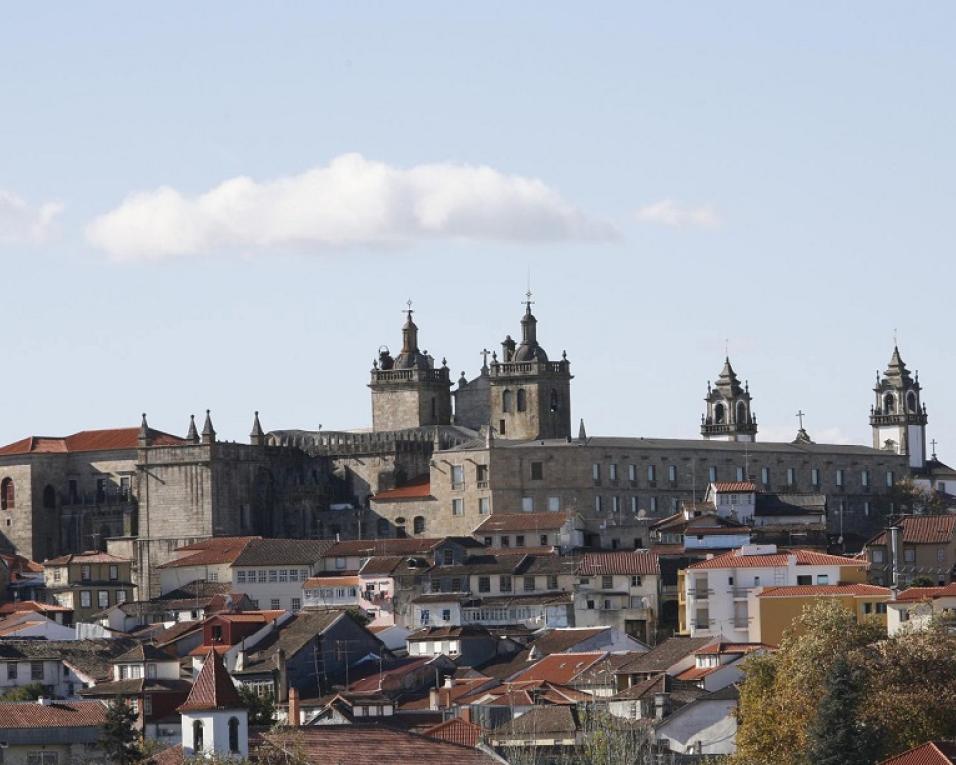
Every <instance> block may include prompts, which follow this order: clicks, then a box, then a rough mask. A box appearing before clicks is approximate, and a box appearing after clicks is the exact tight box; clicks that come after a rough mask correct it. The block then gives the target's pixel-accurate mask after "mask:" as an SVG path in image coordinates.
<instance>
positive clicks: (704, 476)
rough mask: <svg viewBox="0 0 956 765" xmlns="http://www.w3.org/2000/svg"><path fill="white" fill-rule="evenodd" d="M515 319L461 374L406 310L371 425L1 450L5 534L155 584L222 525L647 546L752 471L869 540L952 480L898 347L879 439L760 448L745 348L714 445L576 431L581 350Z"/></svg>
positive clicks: (711, 389)
mask: <svg viewBox="0 0 956 765" xmlns="http://www.w3.org/2000/svg"><path fill="white" fill-rule="evenodd" d="M519 324H520V334H519V335H518V337H520V340H517V341H516V340H515V339H513V338H512V336H511V335H510V334H508V335H506V337H505V338H504V340H503V341H502V342H501V344H500V351H499V350H495V351H493V352H491V351H487V350H485V351H483V358H484V360H483V363H482V365H481V369H480V370H479V371H478V373H477V375H476V376H474V377H473V378H471V379H468V378H467V377H466V375H465V374H464V373H462V374H461V375H460V377H459V378H458V380H457V381H456V382H452V377H451V374H450V370H449V366H448V364H447V362H446V360H445V359H442V360H441V363H440V364H437V363H436V361H435V359H434V358H433V357H432V356H430V355H429V354H428V353H427V352H423V351H422V350H421V349H420V347H419V327H418V326H417V324H416V323H415V321H414V312H413V311H412V309H411V305H409V307H408V310H407V311H406V317H405V321H404V325H403V326H402V327H401V341H402V343H401V350H400V351H399V353H397V354H396V355H394V356H393V355H392V353H391V351H390V350H389V349H388V348H387V347H386V346H382V347H381V348H380V349H379V351H378V352H377V355H376V356H375V358H374V360H373V363H372V368H371V370H370V374H369V379H368V387H369V390H370V399H371V415H372V417H371V420H372V427H371V429H368V430H360V431H338V432H336V431H308V430H281V431H267V430H266V429H264V428H263V427H262V425H261V423H260V420H259V415H258V413H256V414H255V415H254V417H253V424H252V428H251V431H250V435H249V442H248V443H245V444H240V443H231V442H222V441H220V440H218V438H217V436H216V432H215V428H214V426H213V421H212V414H211V412H208V411H207V413H206V415H205V418H204V420H203V425H202V428H201V429H200V428H199V427H198V426H197V423H196V421H195V419H194V418H192V417H190V418H189V421H188V427H187V429H186V433H185V435H184V436H177V435H173V434H170V433H166V432H162V431H158V430H155V429H153V428H152V427H151V426H150V425H149V424H148V422H147V418H146V415H143V417H142V422H141V424H140V426H139V427H138V428H136V427H132V428H118V429H109V430H97V431H84V432H81V433H76V434H73V435H70V436H64V437H38V436H33V437H28V438H25V439H22V440H20V441H17V442H15V443H12V444H9V445H7V446H4V447H0V519H2V520H0V544H2V545H3V546H4V547H5V548H6V549H8V550H16V551H18V552H20V553H21V554H24V555H27V556H28V557H32V558H34V559H37V560H41V561H42V560H43V559H46V558H49V557H53V556H55V555H59V554H62V553H67V552H77V551H81V550H85V549H90V548H97V547H99V548H104V547H105V546H106V544H107V540H109V546H110V550H111V551H114V552H116V553H117V554H121V555H127V556H129V557H132V558H133V559H134V561H135V565H136V569H137V573H138V576H139V581H140V583H141V586H143V587H144V588H145V590H144V594H145V591H150V590H152V589H154V588H155V582H154V579H155V577H154V576H153V573H152V572H153V570H154V568H155V566H157V565H159V564H161V563H163V562H165V561H166V560H168V559H169V558H170V556H171V553H172V550H174V549H175V548H176V547H178V546H180V545H182V544H185V543H188V542H192V541H195V540H198V539H202V538H206V537H209V536H215V535H261V536H278V537H295V538H336V537H339V538H348V537H359V538H385V537H396V536H413V535H418V536H427V537H438V536H452V535H461V536H471V535H473V534H475V533H476V529H478V528H479V527H480V526H482V525H483V524H485V523H486V522H487V520H488V517H489V516H494V515H496V514H497V515H499V516H509V515H510V516H514V515H517V514H520V513H526V514H527V516H525V518H526V521H527V523H528V524H529V525H530V527H534V526H535V524H538V525H541V526H542V530H543V527H544V526H553V525H554V524H549V523H548V516H544V515H542V514H544V513H558V514H560V517H562V518H567V519H569V520H568V522H569V523H572V522H573V524H575V525H576V526H577V527H578V529H579V531H580V533H582V534H583V538H584V540H585V544H586V545H587V546H589V547H601V548H608V549H616V548H617V549H624V548H629V549H633V548H634V547H644V546H646V545H647V543H648V542H649V531H648V530H649V526H650V525H651V524H653V523H654V522H655V521H656V520H659V519H660V518H662V517H666V516H667V515H670V514H672V513H673V512H674V511H675V510H676V509H677V508H678V507H679V506H680V503H681V502H684V501H688V500H690V501H696V500H699V499H700V498H701V497H702V496H703V493H704V490H705V489H706V487H707V486H708V485H709V484H712V483H715V482H753V483H754V484H755V485H756V488H757V490H758V491H761V492H775V493H785V494H788V495H801V496H812V497H818V498H821V501H824V502H825V503H826V507H827V513H826V517H827V526H828V531H829V533H830V534H831V536H832V537H833V539H834V540H838V541H839V542H840V543H841V544H843V545H844V547H846V548H847V549H853V548H854V546H856V547H858V545H859V543H860V542H861V541H862V540H863V539H864V538H865V537H866V536H867V535H868V534H870V533H871V532H872V531H874V530H875V529H878V528H881V527H882V526H883V525H884V524H885V520H886V518H887V516H889V515H891V514H892V513H893V511H894V508H893V506H892V501H891V498H890V496H889V492H890V490H891V489H892V488H893V487H894V486H895V485H896V484H897V483H898V482H899V481H901V480H902V479H904V478H907V477H910V478H913V479H914V480H916V481H918V482H919V483H920V484H921V485H923V486H925V487H926V488H932V489H935V490H938V491H940V492H942V493H945V494H950V493H953V492H952V489H953V488H954V487H956V473H954V472H953V471H952V470H950V469H949V468H948V467H946V466H945V465H943V464H942V463H941V462H939V460H937V459H936V456H935V454H933V455H931V457H930V458H929V459H928V458H927V440H926V425H927V412H926V406H925V404H924V403H923V401H922V389H921V386H920V382H919V378H918V375H916V376H914V375H912V374H911V373H910V371H909V370H908V369H907V367H906V365H905V364H904V363H903V360H902V358H901V357H900V352H899V349H898V348H895V347H894V349H893V352H892V355H891V357H890V361H889V364H888V366H887V367H886V369H885V371H884V372H882V373H879V374H878V375H877V380H876V385H875V387H874V391H873V392H874V402H873V405H872V407H871V414H870V424H871V427H872V432H873V442H872V445H866V446H864V445H860V446H847V445H832V444H819V443H816V442H814V441H813V440H812V438H811V437H810V435H809V434H808V433H807V432H806V431H805V430H804V429H803V427H802V423H801V427H800V429H799V431H798V433H797V434H796V436H795V438H794V439H793V440H792V441H791V442H785V443H772V442H762V441H760V440H759V438H758V425H757V417H756V414H755V413H754V411H753V409H752V398H751V392H750V389H749V386H748V385H747V383H746V382H745V383H743V384H741V382H740V379H739V378H738V376H737V373H736V372H735V371H734V368H733V366H732V365H731V361H730V359H729V358H725V359H724V363H723V367H722V369H721V370H720V372H719V374H718V376H717V378H716V380H715V381H714V383H713V384H711V383H707V388H706V395H705V396H704V405H705V410H704V412H703V413H702V414H701V424H700V435H701V437H700V438H699V439H671V438H648V437H635V438H605V437H601V436H599V435H594V436H592V435H589V434H588V433H586V431H585V428H584V424H583V421H582V422H581V425H580V428H579V430H578V432H577V434H574V433H573V432H572V417H571V403H572V400H571V381H572V379H573V376H572V374H571V365H570V361H569V360H568V356H567V354H566V353H565V352H563V351H562V352H561V353H560V355H559V356H558V357H557V360H554V359H555V354H553V353H550V354H549V352H548V351H547V350H546V349H545V347H544V345H543V344H542V343H541V342H540V341H539V337H538V320H537V317H536V316H535V315H534V313H533V312H532V301H531V296H530V293H529V295H528V296H527V300H526V301H525V310H524V312H523V315H522V316H521V317H520V320H519ZM947 480H948V481H949V484H950V492H946V481H947ZM554 517H556V516H551V520H553V518H554ZM532 531H533V528H532ZM525 536H526V535H521V539H524V538H525ZM537 537H540V539H537ZM537 537H535V539H536V540H537V541H543V540H544V539H545V538H546V537H547V534H545V533H542V534H538V535H537ZM529 539H530V538H529Z"/></svg>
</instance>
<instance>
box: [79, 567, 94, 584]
mask: <svg viewBox="0 0 956 765" xmlns="http://www.w3.org/2000/svg"><path fill="white" fill-rule="evenodd" d="M90 579H92V576H91V575H90V567H89V565H86V564H84V565H82V566H80V581H81V582H88V581H90Z"/></svg>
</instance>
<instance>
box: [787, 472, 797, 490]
mask: <svg viewBox="0 0 956 765" xmlns="http://www.w3.org/2000/svg"><path fill="white" fill-rule="evenodd" d="M796 482H797V471H796V470H794V469H793V468H787V486H793V485H794V484H795V483H796Z"/></svg>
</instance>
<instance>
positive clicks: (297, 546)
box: [232, 539, 335, 566]
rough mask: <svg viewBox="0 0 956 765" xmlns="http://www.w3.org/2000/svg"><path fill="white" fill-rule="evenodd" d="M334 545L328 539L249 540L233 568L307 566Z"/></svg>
mask: <svg viewBox="0 0 956 765" xmlns="http://www.w3.org/2000/svg"><path fill="white" fill-rule="evenodd" d="M334 544H335V542H334V541H332V540H329V539H251V540H249V543H248V544H247V545H246V546H245V547H243V548H242V551H241V552H240V553H239V555H238V556H236V559H235V560H234V561H233V562H232V565H233V566H273V565H276V566H281V565H293V566H296V565H298V566H308V565H311V564H313V563H316V562H317V561H318V560H319V559H320V558H322V557H323V556H324V555H325V554H326V551H327V550H328V549H329V548H330V547H332V546H333V545H334Z"/></svg>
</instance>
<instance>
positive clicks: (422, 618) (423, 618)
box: [418, 608, 431, 624]
mask: <svg viewBox="0 0 956 765" xmlns="http://www.w3.org/2000/svg"><path fill="white" fill-rule="evenodd" d="M430 616H431V614H430V613H429V611H428V609H427V608H423V609H422V610H421V611H420V612H419V615H418V623H419V624H428V622H429V621H430Z"/></svg>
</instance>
